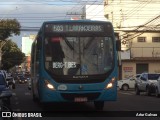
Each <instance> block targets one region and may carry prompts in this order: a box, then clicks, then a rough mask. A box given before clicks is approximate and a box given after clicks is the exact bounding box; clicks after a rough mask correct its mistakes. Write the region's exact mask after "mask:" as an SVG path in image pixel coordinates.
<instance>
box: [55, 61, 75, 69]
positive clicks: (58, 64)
mask: <svg viewBox="0 0 160 120" xmlns="http://www.w3.org/2000/svg"><path fill="white" fill-rule="evenodd" d="M53 68H76V62H64V63H63V62H53Z"/></svg>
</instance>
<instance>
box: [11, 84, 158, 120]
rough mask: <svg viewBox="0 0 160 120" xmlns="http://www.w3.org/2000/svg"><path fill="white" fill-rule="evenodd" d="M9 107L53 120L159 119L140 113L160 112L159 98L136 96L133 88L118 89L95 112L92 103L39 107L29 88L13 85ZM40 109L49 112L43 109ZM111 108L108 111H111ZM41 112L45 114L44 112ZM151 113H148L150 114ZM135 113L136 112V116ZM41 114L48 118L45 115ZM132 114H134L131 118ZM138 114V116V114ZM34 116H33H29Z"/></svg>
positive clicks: (153, 113)
mask: <svg viewBox="0 0 160 120" xmlns="http://www.w3.org/2000/svg"><path fill="white" fill-rule="evenodd" d="M12 91H13V96H12V99H11V107H12V110H13V111H17V112H19V113H22V112H39V113H42V118H38V120H41V119H42V120H43V119H46V120H50V119H52V120H53V118H54V120H55V119H58V120H59V119H66V120H67V119H68V120H72V119H76V120H91V119H92V120H94V119H96V120H99V119H104V120H106V119H108V120H122V119H123V120H151V119H154V120H159V119H160V118H159V117H149V116H145V117H144V116H143V114H149V115H151V114H152V115H156V114H158V115H160V98H156V97H155V96H154V95H152V96H146V95H145V93H142V94H141V95H139V96H137V95H135V93H134V91H133V90H129V91H118V99H117V101H109V102H106V103H105V107H104V110H103V111H96V110H95V108H94V105H93V103H56V104H48V105H47V106H45V107H42V106H41V105H40V104H39V103H35V102H33V100H32V94H31V91H30V90H28V88H27V84H17V86H16V89H14V90H12ZM44 111H50V112H49V113H48V112H44ZM111 111H112V112H111ZM44 113H45V114H44ZM150 113H151V114H150ZM136 114H137V115H139V116H137V117H136ZM44 115H49V116H50V117H47V118H45V117H44ZM134 115H135V117H133V116H134ZM141 115H142V116H141ZM16 119H18V120H28V119H31V118H25V117H18V118H16ZM32 119H35V118H32Z"/></svg>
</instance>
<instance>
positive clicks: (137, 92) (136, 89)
mask: <svg viewBox="0 0 160 120" xmlns="http://www.w3.org/2000/svg"><path fill="white" fill-rule="evenodd" d="M135 92H136V95H140V91H139V88H138V87H137V86H136V87H135Z"/></svg>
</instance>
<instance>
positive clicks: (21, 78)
mask: <svg viewBox="0 0 160 120" xmlns="http://www.w3.org/2000/svg"><path fill="white" fill-rule="evenodd" d="M18 82H19V83H27V79H26V78H25V77H24V76H18Z"/></svg>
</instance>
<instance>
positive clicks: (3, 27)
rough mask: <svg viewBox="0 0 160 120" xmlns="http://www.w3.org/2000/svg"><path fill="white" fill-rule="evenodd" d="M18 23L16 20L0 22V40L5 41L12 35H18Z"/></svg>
mask: <svg viewBox="0 0 160 120" xmlns="http://www.w3.org/2000/svg"><path fill="white" fill-rule="evenodd" d="M20 28H21V26H20V23H19V22H18V21H17V20H16V19H5V20H3V19H2V20H0V40H6V39H7V38H9V37H11V36H12V35H13V34H14V35H19V34H20Z"/></svg>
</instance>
